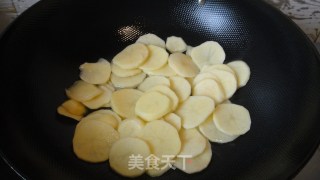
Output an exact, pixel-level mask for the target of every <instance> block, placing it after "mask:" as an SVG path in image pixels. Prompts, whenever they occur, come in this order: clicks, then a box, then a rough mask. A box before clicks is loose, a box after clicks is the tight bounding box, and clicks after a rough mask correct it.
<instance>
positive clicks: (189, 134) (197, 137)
mask: <svg viewBox="0 0 320 180" xmlns="http://www.w3.org/2000/svg"><path fill="white" fill-rule="evenodd" d="M179 134H180V139H181V144H182V146H181V150H180V153H179V155H190V156H192V157H196V156H198V155H199V154H201V153H202V152H203V151H204V150H205V148H206V144H207V139H206V138H205V137H204V136H202V134H201V133H200V132H199V131H198V130H197V129H195V128H192V129H181V131H180V132H179ZM179 155H178V156H179Z"/></svg>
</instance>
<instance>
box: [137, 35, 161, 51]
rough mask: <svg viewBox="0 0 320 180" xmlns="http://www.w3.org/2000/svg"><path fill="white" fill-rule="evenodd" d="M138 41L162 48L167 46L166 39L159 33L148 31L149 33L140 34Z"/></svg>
mask: <svg viewBox="0 0 320 180" xmlns="http://www.w3.org/2000/svg"><path fill="white" fill-rule="evenodd" d="M136 42H137V43H142V44H146V45H155V46H159V47H162V48H165V47H166V43H165V42H164V40H162V39H161V38H159V37H158V36H157V35H155V34H152V33H148V34H145V35H142V36H140V37H139V38H138V39H137V41H136Z"/></svg>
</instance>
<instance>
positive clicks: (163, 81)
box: [138, 76, 170, 91]
mask: <svg viewBox="0 0 320 180" xmlns="http://www.w3.org/2000/svg"><path fill="white" fill-rule="evenodd" d="M158 85H164V86H168V87H170V81H169V79H168V78H166V77H163V76H150V77H147V78H145V79H144V81H143V82H142V83H141V84H140V85H139V86H138V89H139V90H140V91H147V90H148V89H151V88H152V87H154V86H158Z"/></svg>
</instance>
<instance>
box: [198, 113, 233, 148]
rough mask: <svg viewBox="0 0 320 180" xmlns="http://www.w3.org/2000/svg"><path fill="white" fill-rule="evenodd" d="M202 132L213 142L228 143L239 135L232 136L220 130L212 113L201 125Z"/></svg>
mask: <svg viewBox="0 0 320 180" xmlns="http://www.w3.org/2000/svg"><path fill="white" fill-rule="evenodd" d="M199 130H200V132H201V133H202V134H203V135H204V136H205V137H206V138H208V139H209V140H210V141H211V142H216V143H228V142H231V141H233V140H235V139H236V138H237V137H239V136H230V135H227V134H225V133H223V132H221V131H219V130H218V129H217V127H216V125H215V123H213V119H212V116H211V115H210V116H209V117H208V118H207V120H206V121H205V122H203V123H201V124H200V125H199Z"/></svg>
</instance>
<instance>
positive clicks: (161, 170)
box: [146, 163, 171, 177]
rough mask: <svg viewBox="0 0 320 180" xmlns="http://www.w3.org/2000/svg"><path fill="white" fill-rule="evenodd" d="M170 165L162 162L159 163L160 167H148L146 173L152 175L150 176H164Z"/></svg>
mask: <svg viewBox="0 0 320 180" xmlns="http://www.w3.org/2000/svg"><path fill="white" fill-rule="evenodd" d="M170 168H171V167H170V166H169V165H166V164H163V165H162V164H160V163H159V167H158V169H147V171H146V173H147V174H148V175H149V176H150V177H159V176H162V175H163V174H164V173H166V172H167V171H169V170H170Z"/></svg>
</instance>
